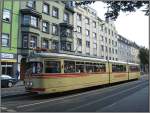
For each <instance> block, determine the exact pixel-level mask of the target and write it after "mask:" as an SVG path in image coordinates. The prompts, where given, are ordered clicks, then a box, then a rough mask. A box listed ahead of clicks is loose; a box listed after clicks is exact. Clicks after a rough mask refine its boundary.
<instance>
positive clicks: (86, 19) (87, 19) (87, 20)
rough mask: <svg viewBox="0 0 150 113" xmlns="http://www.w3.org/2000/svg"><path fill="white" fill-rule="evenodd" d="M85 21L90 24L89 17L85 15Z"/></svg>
mask: <svg viewBox="0 0 150 113" xmlns="http://www.w3.org/2000/svg"><path fill="white" fill-rule="evenodd" d="M85 23H86V24H88V25H89V24H90V20H89V18H87V17H86V18H85Z"/></svg>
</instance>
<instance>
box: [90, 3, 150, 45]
mask: <svg viewBox="0 0 150 113" xmlns="http://www.w3.org/2000/svg"><path fill="white" fill-rule="evenodd" d="M89 6H90V7H92V8H93V9H95V10H96V11H97V14H98V16H99V17H100V18H101V19H103V20H105V17H104V14H105V12H106V11H107V7H106V6H107V5H105V4H104V3H102V2H100V1H96V2H95V3H93V4H91V5H89ZM114 24H115V26H116V29H117V32H118V33H119V34H120V35H122V36H123V37H125V38H127V39H128V40H131V41H133V42H135V43H137V44H138V45H139V46H145V47H146V48H149V17H148V16H145V15H144V12H142V11H139V10H137V11H136V12H133V13H122V12H121V13H120V15H119V17H118V18H117V19H116V21H114Z"/></svg>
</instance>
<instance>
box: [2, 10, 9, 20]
mask: <svg viewBox="0 0 150 113" xmlns="http://www.w3.org/2000/svg"><path fill="white" fill-rule="evenodd" d="M3 20H5V21H7V22H10V20H11V13H10V10H7V9H4V10H3Z"/></svg>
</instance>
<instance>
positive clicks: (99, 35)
mask: <svg viewBox="0 0 150 113" xmlns="http://www.w3.org/2000/svg"><path fill="white" fill-rule="evenodd" d="M74 11H75V14H74V29H75V32H74V50H75V52H76V53H77V54H80V55H84V56H91V57H98V58H103V59H109V60H118V58H117V52H118V50H117V49H118V47H117V31H116V29H115V26H114V24H113V22H108V21H103V20H101V19H100V18H99V17H98V16H97V12H96V10H94V9H92V8H90V7H89V6H78V7H75V8H74Z"/></svg>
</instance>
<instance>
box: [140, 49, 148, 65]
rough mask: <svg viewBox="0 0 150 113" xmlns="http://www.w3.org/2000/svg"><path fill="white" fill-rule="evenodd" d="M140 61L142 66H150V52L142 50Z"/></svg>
mask: <svg viewBox="0 0 150 113" xmlns="http://www.w3.org/2000/svg"><path fill="white" fill-rule="evenodd" d="M139 59H140V62H141V64H143V65H146V64H149V50H148V49H146V48H144V47H142V48H140V50H139Z"/></svg>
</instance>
